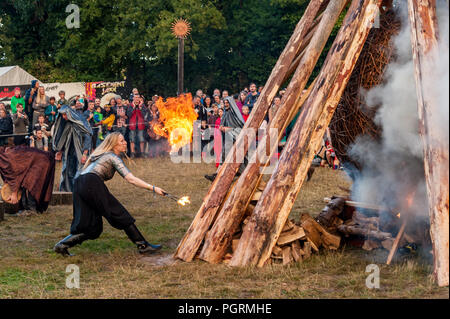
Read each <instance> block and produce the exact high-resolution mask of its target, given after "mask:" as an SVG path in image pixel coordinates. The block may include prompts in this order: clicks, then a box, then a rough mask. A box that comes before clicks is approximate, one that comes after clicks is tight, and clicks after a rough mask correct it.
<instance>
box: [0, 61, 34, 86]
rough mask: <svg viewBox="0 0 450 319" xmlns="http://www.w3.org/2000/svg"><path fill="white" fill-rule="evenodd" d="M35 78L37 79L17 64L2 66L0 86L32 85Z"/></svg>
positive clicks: (0, 69)
mask: <svg viewBox="0 0 450 319" xmlns="http://www.w3.org/2000/svg"><path fill="white" fill-rule="evenodd" d="M33 80H37V79H36V78H35V77H34V76H32V75H31V74H30V73H28V72H27V71H25V70H24V69H22V68H21V67H19V66H17V65H14V66H5V67H0V87H1V86H20V85H30V84H31V81H33ZM38 81H39V80H38ZM39 82H40V81H39Z"/></svg>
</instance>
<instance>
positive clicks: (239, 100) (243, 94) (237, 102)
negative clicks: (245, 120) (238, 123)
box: [236, 91, 247, 113]
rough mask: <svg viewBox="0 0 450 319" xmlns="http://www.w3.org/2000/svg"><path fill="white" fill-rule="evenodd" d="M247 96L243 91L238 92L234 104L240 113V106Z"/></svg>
mask: <svg viewBox="0 0 450 319" xmlns="http://www.w3.org/2000/svg"><path fill="white" fill-rule="evenodd" d="M246 98H247V92H245V91H242V92H241V93H239V98H238V100H237V101H236V105H237V107H238V108H239V111H241V113H242V107H243V106H244V104H245V99H246Z"/></svg>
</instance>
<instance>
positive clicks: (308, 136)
mask: <svg viewBox="0 0 450 319" xmlns="http://www.w3.org/2000/svg"><path fill="white" fill-rule="evenodd" d="M332 3H333V4H335V3H337V1H333V2H332ZM332 3H330V5H331V4H332ZM379 4H380V1H379V0H366V1H363V0H354V1H353V2H352V4H351V6H350V8H349V11H348V13H347V15H346V17H345V21H344V23H343V26H342V27H341V29H340V31H339V33H338V35H337V37H336V39H335V41H334V44H333V46H332V48H331V49H330V52H329V54H328V57H327V59H326V61H325V64H324V67H323V68H322V70H321V72H320V74H319V76H318V79H317V82H316V85H315V86H314V88H313V91H312V92H311V95H310V96H309V98H308V100H307V101H306V102H305V105H304V106H303V109H302V112H301V114H300V117H299V119H298V120H297V123H296V124H295V126H294V129H293V131H292V133H291V136H290V137H289V140H288V143H287V144H286V146H285V148H284V151H283V153H282V155H281V157H280V159H279V162H278V165H277V167H276V170H275V172H274V173H273V175H272V177H271V179H270V181H269V183H268V185H267V187H266V189H265V190H264V193H263V196H262V198H261V200H260V201H259V202H258V204H257V206H256V207H255V211H254V212H253V216H252V218H251V220H250V222H249V223H248V224H247V225H246V227H244V230H243V233H242V239H243V240H241V241H240V242H239V245H238V248H237V250H236V253H235V254H234V256H233V258H232V259H231V262H230V265H232V266H245V265H258V266H262V265H263V264H264V262H265V261H266V260H267V259H268V258H269V257H270V253H271V251H272V248H273V246H274V245H275V243H276V241H277V239H278V237H279V235H280V232H281V229H282V227H283V225H284V223H285V222H286V219H287V218H288V216H289V213H290V211H291V209H292V206H293V204H294V201H295V199H296V197H297V195H298V192H299V190H300V187H301V185H302V183H303V182H304V180H305V178H306V175H307V172H308V168H309V167H310V165H311V162H312V160H313V157H314V152H315V150H316V149H317V148H318V146H319V145H320V143H321V141H322V137H323V135H324V133H325V130H326V128H327V127H328V125H329V123H330V121H331V118H332V116H333V114H334V111H335V109H336V107H337V104H338V103H339V101H340V98H341V95H342V92H343V90H344V89H345V87H346V85H347V83H348V80H349V78H350V75H351V73H352V71H353V68H354V66H355V64H356V61H357V59H358V57H359V54H360V52H361V50H362V47H363V45H364V42H365V40H366V38H367V36H368V33H369V30H370V27H371V26H372V24H373V21H374V19H375V16H376V14H377V13H378V10H377V8H378V6H379ZM328 8H329V7H328ZM328 8H327V9H328ZM325 15H326V13H325V14H324V17H323V18H322V19H324V18H325ZM322 21H323V20H322Z"/></svg>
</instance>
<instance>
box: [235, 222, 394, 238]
mask: <svg viewBox="0 0 450 319" xmlns="http://www.w3.org/2000/svg"><path fill="white" fill-rule="evenodd" d="M338 231H339V232H340V233H342V234H343V235H346V236H351V235H355V236H364V237H368V238H375V239H378V240H386V239H390V238H392V234H391V233H386V232H382V231H377V230H370V229H367V228H361V227H357V226H350V225H340V226H338ZM243 234H244V233H243ZM241 238H242V237H241Z"/></svg>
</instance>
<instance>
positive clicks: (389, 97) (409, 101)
mask: <svg viewBox="0 0 450 319" xmlns="http://www.w3.org/2000/svg"><path fill="white" fill-rule="evenodd" d="M438 3H439V7H438V16H439V19H438V22H439V27H440V32H441V33H440V49H439V50H440V52H439V57H440V58H439V59H440V60H441V61H439V62H440V63H439V66H440V67H439V70H438V71H437V72H435V73H436V74H435V78H434V79H433V81H432V82H433V86H434V89H435V91H436V94H438V95H439V97H438V98H439V105H440V106H441V110H442V115H441V116H439V117H438V118H439V121H440V123H436V125H439V127H440V128H442V130H444V129H445V132H446V134H447V145H448V127H449V123H448V115H449V94H448V92H449V91H448V85H449V71H448V69H449V64H448V58H449V56H448V43H449V42H448V38H449V36H448V33H449V32H448V26H449V23H448V20H449V19H448V5H447V4H446V1H438ZM396 10H397V11H398V14H399V15H400V17H401V21H402V29H401V31H400V33H399V34H398V35H397V36H396V37H395V38H394V39H393V40H392V41H393V45H394V47H395V52H396V58H395V61H393V62H391V63H390V65H389V66H388V67H387V69H386V72H385V75H384V82H383V84H382V85H380V86H377V87H375V88H373V89H371V90H369V91H368V92H365V98H366V104H367V105H369V106H373V107H375V106H377V107H379V108H378V111H377V114H376V117H375V121H376V122H377V124H379V125H380V127H381V128H382V139H381V141H380V142H374V141H373V140H371V139H369V138H368V137H364V136H363V137H360V138H358V139H357V141H356V143H355V144H354V145H353V146H352V147H351V149H350V151H349V155H350V156H352V157H354V158H355V159H357V160H358V162H359V163H362V165H363V169H362V170H361V172H360V173H359V174H358V175H357V176H356V179H355V180H354V186H353V191H352V198H353V199H354V200H356V201H362V202H368V203H374V204H378V205H381V206H387V207H389V208H392V209H397V210H399V211H401V210H402V208H403V209H405V207H406V201H405V199H406V198H407V197H408V196H411V195H414V202H413V204H412V205H411V207H410V208H409V210H410V211H411V212H413V213H414V214H415V215H417V216H423V217H425V216H428V208H427V207H428V203H427V196H426V185H425V177H424V167H423V146H422V140H421V138H420V136H419V116H418V107H417V93H416V82H415V77H414V63H413V58H412V47H411V33H410V24H409V19H408V8H407V1H400V2H399V4H398V5H397V8H396ZM447 149H448V147H447Z"/></svg>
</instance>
